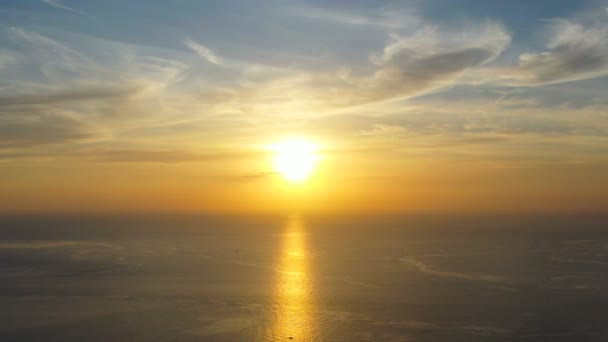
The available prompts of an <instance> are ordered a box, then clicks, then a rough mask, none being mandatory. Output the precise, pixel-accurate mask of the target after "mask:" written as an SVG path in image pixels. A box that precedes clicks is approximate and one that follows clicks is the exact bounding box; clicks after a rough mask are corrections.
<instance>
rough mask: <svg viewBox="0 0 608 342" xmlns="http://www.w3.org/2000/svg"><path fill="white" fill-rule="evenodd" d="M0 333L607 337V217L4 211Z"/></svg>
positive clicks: (219, 337)
mask: <svg viewBox="0 0 608 342" xmlns="http://www.w3.org/2000/svg"><path fill="white" fill-rule="evenodd" d="M0 308H1V309H0V341H394V342H397V341H424V342H427V341H441V342H443V341H552V342H559V341H608V217H605V216H604V217H602V216H591V215H587V216H530V215H528V216H510V217H507V216H457V215H452V216H448V215H445V216H430V215H429V216H409V217H397V216H391V217H388V216H384V217H380V216H376V217H356V218H354V217H350V218H335V217H334V218H329V217H307V216H298V215H291V216H285V217H278V216H277V217H269V216H268V217H245V216H243V217H217V216H205V215H190V214H188V215H186V214H179V215H178V214H175V215H170V214H166V215H143V214H142V215H115V216H104V215H88V216H85V215H80V216H77V215H54V216H53V215H46V216H45V215H34V216H19V215H4V216H1V217H0Z"/></svg>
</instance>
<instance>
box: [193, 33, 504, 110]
mask: <svg viewBox="0 0 608 342" xmlns="http://www.w3.org/2000/svg"><path fill="white" fill-rule="evenodd" d="M510 41H511V37H510V36H509V34H508V33H507V32H506V31H505V30H504V28H503V27H502V26H501V25H499V24H497V23H492V22H487V23H484V24H481V25H474V26H470V27H466V28H464V29H462V30H454V29H452V28H440V27H436V26H423V27H421V28H419V29H417V30H415V31H413V32H411V33H408V34H400V35H397V34H394V35H392V41H391V42H390V43H389V44H388V45H387V46H386V47H385V48H384V49H383V51H382V52H381V53H380V54H379V55H377V56H374V58H372V62H373V64H370V65H368V66H367V68H366V69H367V70H369V71H368V72H367V73H365V72H356V73H355V72H353V71H352V70H350V69H347V68H340V69H338V70H336V72H333V73H329V72H311V71H308V72H306V71H294V72H292V73H285V74H284V75H282V76H279V77H277V78H273V79H269V80H261V81H253V80H249V79H245V80H243V81H242V82H241V84H240V85H239V86H237V87H231V88H227V87H224V88H222V89H218V90H212V91H210V92H207V93H204V94H203V95H202V96H201V98H202V99H203V100H204V101H207V102H208V103H211V102H213V103H215V104H216V107H223V108H230V109H231V110H234V108H238V109H236V110H239V109H240V110H246V111H247V112H249V113H256V112H263V113H281V112H283V113H285V112H289V113H293V114H294V115H297V114H298V113H303V112H308V113H311V112H314V113H326V112H331V111H335V110H340V109H345V108H350V107H355V106H361V105H367V104H371V103H377V102H382V101H387V100H397V99H407V98H411V97H413V96H417V95H420V94H423V93H426V92H429V91H432V90H435V89H438V88H441V87H443V86H446V85H450V84H451V83H453V82H455V81H456V80H457V79H458V78H459V77H460V76H461V75H462V74H463V73H465V72H467V71H468V70H469V69H472V68H476V67H479V66H481V65H483V64H485V63H488V62H490V61H492V60H493V59H495V58H496V57H497V56H498V55H500V54H501V53H502V51H504V49H505V48H506V47H507V46H508V45H509V43H510Z"/></svg>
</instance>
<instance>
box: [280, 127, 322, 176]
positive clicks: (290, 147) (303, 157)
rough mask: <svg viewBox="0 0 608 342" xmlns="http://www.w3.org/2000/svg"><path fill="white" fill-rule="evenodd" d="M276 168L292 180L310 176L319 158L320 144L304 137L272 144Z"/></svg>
mask: <svg viewBox="0 0 608 342" xmlns="http://www.w3.org/2000/svg"><path fill="white" fill-rule="evenodd" d="M271 149H272V151H273V152H274V168H275V170H276V171H277V172H279V173H281V174H282V175H283V177H285V179H287V180H289V181H291V182H302V181H305V180H307V179H308V178H310V176H311V175H312V173H313V171H314V169H315V165H316V163H317V161H318V160H319V156H318V155H317V149H318V146H317V145H316V144H314V143H313V142H311V141H308V140H306V139H302V138H291V139H286V140H283V141H281V142H279V143H276V144H274V145H271Z"/></svg>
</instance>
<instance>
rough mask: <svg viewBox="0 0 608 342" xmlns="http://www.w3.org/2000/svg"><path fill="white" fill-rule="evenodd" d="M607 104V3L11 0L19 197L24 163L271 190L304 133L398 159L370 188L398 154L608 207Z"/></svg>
mask: <svg viewBox="0 0 608 342" xmlns="http://www.w3.org/2000/svg"><path fill="white" fill-rule="evenodd" d="M606 90H608V2H606V1H599V0H598V1H594V0H593V1H592V0H589V1H569V0H547V1H540V0H539V1H523V0H521V1H520V0H513V1H482V0H459V1H448V0H427V1H422V0H412V1H371V0H369V1H368V0H360V1H303V0H283V1H279V0H258V1H232V0H228V1H227V0H222V1H219V0H218V1H195V0H180V1H157V0H155V1H74V0H71V1H70V0H40V1H35V0H26V1H24V0H20V1H7V0H4V1H0V163H3V165H4V166H5V168H4V170H5V171H4V173H3V174H2V176H3V179H4V180H3V184H4V185H3V186H5V187H10V188H14V187H15V186H17V185H15V184H21V183H23V184H25V183H27V182H28V181H30V182H32V181H34V180H33V179H34V178H35V177H34V176H31V178H27V177H21V176H20V175H19V173H20V172H19V171H20V170H22V169H23V168H25V167H28V168H36V169H38V170H47V169H48V168H49V163H58V165H65V169H68V168H71V169H72V170H73V169H74V168H76V169H78V168H85V169H86V168H87V167H90V165H92V164H91V163H93V164H94V163H96V162H108V161H113V162H117V163H122V164H124V163H126V162H127V161H129V160H132V161H137V162H138V163H150V165H156V164H157V163H166V164H180V165H181V164H182V163H199V164H202V165H204V166H201V168H202V169H205V173H204V175H202V176H201V178H202V179H205V180H206V181H208V182H215V183H214V184H221V183H222V182H223V181H225V180H226V179H238V178H239V177H245V178H246V179H254V178H255V179H259V180H260V181H263V180H262V179H263V178H264V177H257V175H266V174H270V173H271V172H269V171H268V170H267V169H265V167H264V166H263V163H261V162H258V163H257V164H256V163H255V162H253V161H252V160H253V159H255V158H257V157H255V156H256V155H258V152H259V151H260V149H261V147H260V146H263V145H264V144H265V143H267V141H268V140H272V139H277V138H278V137H280V136H284V135H290V134H305V135H308V136H311V137H314V138H315V139H318V140H320V141H323V142H325V143H326V145H327V146H328V150H331V152H328V153H330V154H331V153H334V154H336V155H338V156H339V155H340V153H342V152H341V151H348V153H351V152H352V151H363V152H356V153H360V154H361V155H362V156H363V155H365V151H381V152H379V153H376V152H374V153H373V155H367V157H361V159H360V163H361V164H362V165H361V169H360V170H361V171H360V172H359V173H360V174H359V175H356V176H353V177H354V178H357V177H360V178H365V177H372V178H373V177H380V178H381V177H387V178H390V177H394V176H396V175H397V176H399V175H401V174H403V172H405V171H404V169H400V168H398V167H396V168H395V169H386V168H384V169H381V168H378V169H374V168H373V167H370V166H369V165H374V164H378V163H380V164H382V163H381V161H380V159H382V160H385V161H386V160H417V161H419V164H417V165H426V164H425V163H430V162H444V163H446V165H447V163H452V162H454V161H456V162H461V163H469V164H470V165H469V164H467V165H468V166H467V167H468V168H469V169H470V170H473V171H471V172H473V173H475V172H477V171H474V170H478V171H479V170H482V169H483V170H485V171H483V172H489V173H487V174H486V173H484V175H485V176H480V177H481V178H484V177H486V178H487V179H492V177H498V176H497V175H496V174H492V176H490V174H491V173H492V172H494V171H488V170H487V169H485V168H486V166H480V165H481V164H480V163H484V162H485V163H494V164H493V165H502V166H503V167H507V166H508V168H513V169H514V170H516V171H513V172H514V173H513V174H514V175H515V176H513V177H515V178H514V179H520V180H521V179H529V177H528V176H530V175H531V174H534V173H535V172H537V170H538V168H539V165H541V164H542V165H547V163H549V165H551V167H550V168H547V169H545V170H546V171H547V172H549V173H551V172H554V173H555V175H556V176H555V177H557V175H558V174H559V172H561V171H559V172H558V171H556V170H558V166H559V167H562V168H563V167H568V168H573V167H574V168H577V170H578V171H572V172H573V180H575V181H574V182H573V184H577V185H576V186H577V187H578V189H583V190H584V191H583V190H580V191H579V190H576V191H579V192H580V196H582V197H581V198H584V199H585V201H595V200H596V199H597V198H596V197H593V196H596V195H597V194H593V196H592V195H590V191H591V190H590V189H593V188H594V187H595V188H597V183H599V182H600V180H601V177H602V176H601V175H602V174H603V172H604V171H605V170H606V165H607V164H606V163H607V160H606V155H608V153H607V152H608V151H607V147H606V146H608V144H607V143H608V135H607V132H608V122H607V120H608V119H607V117H606V114H605V113H606V112H607V109H608V95H606V94H608V92H607V91H606ZM366 158H371V159H366ZM329 159H331V158H329ZM337 159H339V158H337ZM218 160H221V161H222V162H218ZM155 163H156V164H155ZM234 163H236V164H238V165H248V166H246V167H243V166H234V165H233V164H234ZM239 163H240V164H239ZM471 163H473V164H474V163H477V164H475V165H473V164H471ZM122 164H121V165H122ZM228 164H230V165H228ZM68 165H70V166H68ZM484 165H485V164H484ZM505 165H506V166H505ZM121 167H123V166H121ZM581 167H582V168H583V169H584V171H580V169H581ZM336 168H338V167H337V166H336ZM7 170H8V171H7ZM48 170H50V169H48ZM53 170H54V171H53V172H50V173H51V174H53V173H56V174H57V175H56V178H53V177H54V176H53V177H51V176H49V177H51V179H50V180H48V183H47V185H48V186H50V185H53V184H59V183H61V182H62V180H61V176H60V175H61V173H62V171H61V168H59V169H56V168H53ZM131 171H133V170H131ZM0 172H2V171H0ZM133 172H134V171H133ZM420 172H422V171H420ZM479 172H482V171H479ZM483 172H482V173H483ZM577 172H578V173H577ZM339 174H340V172H338V171H334V172H333V175H334V178H339V179H343V178H345V177H343V176H340V175H339ZM524 174H525V175H527V176H525V177H524V176H522V175H524ZM227 175H228V176H227ZM252 175H253V176H256V177H257V178H256V177H251V176H252ZM517 175H520V176H517ZM583 175H584V177H583ZM20 177H21V178H20ZM226 177H228V178H226ZM247 177H248V178H247ZM420 177H422V178H424V177H426V176H420ZM437 177H438V178H433V179H431V180H428V179H426V178H425V179H424V180H423V181H424V182H427V181H428V182H431V183H432V182H437V181H438V179H439V176H437ZM462 177H464V178H466V177H467V176H462ZM501 177H502V176H501ZM518 177H519V178H518ZM522 177H523V178H522ZM526 177H528V178H526ZM530 177H531V176H530ZM94 178H95V176H93V174H91V175H90V177H89V178H88V179H89V180H93V179H94ZM347 178H348V177H347ZM350 178H352V177H350ZM350 178H349V179H350ZM464 178H462V179H460V180H454V182H455V183H458V182H460V183H459V184H461V185H462V184H464V183H463V182H465V180H464ZM548 178H549V179H551V177H548ZM555 179H557V178H555ZM555 179H553V180H551V181H555V182H557V181H556V180H555ZM63 181H64V180H63ZM20 182H21V183H20ZM521 182H522V183H521V184H519V186H522V187H523V186H528V185H526V184H528V183H526V182H527V180H526V181H521ZM530 182H531V181H530ZM547 182H549V181H547ZM524 183H525V184H524ZM541 183H542V182H541ZM49 184H50V185H49ZM551 184H554V183H551ZM555 184H556V183H555ZM555 184H554V185H555ZM594 184H595V185H594ZM142 186H143V185H142ZM539 186H540V185H539ZM542 186H543V187H546V188H550V187H551V186H550V184H549V183H547V184H544V185H542ZM573 186H574V185H573ZM604 187H605V186H604ZM17 188H18V189H20V188H19V186H17ZM600 188H601V187H600ZM585 189H586V190H585ZM429 191H430V190H429ZM573 191H574V190H573ZM576 191H575V192H576ZM600 192H601V193H602V196H608V190H607V189H604V188H601V191H600ZM32 196H34V195H32ZM83 196H84V195H83ZM585 196H587V197H585ZM589 196H591V197H589ZM602 198H603V197H602ZM7 201H8V200H7Z"/></svg>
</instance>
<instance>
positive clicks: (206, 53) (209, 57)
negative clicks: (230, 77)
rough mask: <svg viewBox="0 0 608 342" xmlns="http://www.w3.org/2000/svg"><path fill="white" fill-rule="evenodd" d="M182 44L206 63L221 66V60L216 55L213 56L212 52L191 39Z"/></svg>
mask: <svg viewBox="0 0 608 342" xmlns="http://www.w3.org/2000/svg"><path fill="white" fill-rule="evenodd" d="M184 44H185V45H186V46H187V47H188V48H190V49H191V50H192V51H194V52H195V53H196V54H197V55H199V56H200V57H202V58H203V59H204V60H206V61H207V62H209V63H212V64H217V65H222V64H223V61H222V59H221V58H220V57H219V56H218V55H217V54H215V52H213V50H211V49H210V48H208V47H206V46H204V45H203V44H201V43H198V42H196V41H194V40H192V39H186V40H184Z"/></svg>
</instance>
